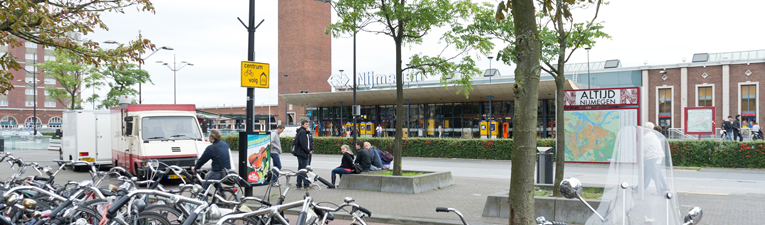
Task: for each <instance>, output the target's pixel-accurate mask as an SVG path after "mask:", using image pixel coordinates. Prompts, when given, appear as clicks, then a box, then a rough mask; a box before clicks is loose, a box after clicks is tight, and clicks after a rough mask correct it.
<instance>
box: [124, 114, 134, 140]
mask: <svg viewBox="0 0 765 225" xmlns="http://www.w3.org/2000/svg"><path fill="white" fill-rule="evenodd" d="M127 118H132V117H125V119H127ZM131 135H133V123H132V122H128V123H126V124H125V136H131Z"/></svg>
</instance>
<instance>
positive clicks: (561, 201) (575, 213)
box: [483, 192, 608, 223]
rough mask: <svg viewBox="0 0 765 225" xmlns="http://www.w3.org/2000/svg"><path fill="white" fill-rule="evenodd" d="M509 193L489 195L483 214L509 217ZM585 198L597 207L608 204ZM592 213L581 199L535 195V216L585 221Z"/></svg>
mask: <svg viewBox="0 0 765 225" xmlns="http://www.w3.org/2000/svg"><path fill="white" fill-rule="evenodd" d="M507 194H508V192H499V193H494V194H492V195H489V196H488V197H487V198H486V205H484V207H483V216H485V217H501V218H508V217H509V213H510V201H509V199H508V197H507ZM585 200H586V201H587V203H589V204H590V205H591V206H592V207H593V208H595V209H597V208H598V206H600V204H608V202H607V201H601V200H598V199H585ZM592 215H593V213H592V212H591V211H590V210H589V209H588V208H587V206H585V205H584V204H582V202H580V201H579V199H567V198H556V197H534V217H539V216H544V217H545V218H546V219H547V220H551V221H559V222H566V223H584V222H585V221H587V218H590V216H592Z"/></svg>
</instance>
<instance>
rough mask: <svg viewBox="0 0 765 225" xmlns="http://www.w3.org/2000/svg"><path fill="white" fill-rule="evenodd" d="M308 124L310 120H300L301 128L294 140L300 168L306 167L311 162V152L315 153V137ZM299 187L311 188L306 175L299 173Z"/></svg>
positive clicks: (294, 152) (294, 151)
mask: <svg viewBox="0 0 765 225" xmlns="http://www.w3.org/2000/svg"><path fill="white" fill-rule="evenodd" d="M308 125H309V124H308V120H301V121H300V128H298V130H297V134H296V135H295V138H294V139H293V142H292V145H293V150H292V155H294V156H295V157H297V160H298V170H301V169H305V167H306V166H308V165H309V164H310V162H311V161H310V160H311V154H313V137H312V136H311V132H309V131H308ZM297 188H298V189H301V188H306V189H310V188H311V186H310V183H309V182H308V180H306V178H305V175H302V174H301V175H298V177H297Z"/></svg>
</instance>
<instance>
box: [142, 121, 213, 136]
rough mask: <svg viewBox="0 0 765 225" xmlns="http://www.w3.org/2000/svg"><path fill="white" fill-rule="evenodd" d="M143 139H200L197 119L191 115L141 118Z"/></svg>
mask: <svg viewBox="0 0 765 225" xmlns="http://www.w3.org/2000/svg"><path fill="white" fill-rule="evenodd" d="M141 131H142V134H141V136H142V138H143V140H147V141H151V140H182V139H201V138H202V134H201V133H200V132H199V126H197V121H195V119H194V117H191V116H154V117H144V118H143V119H141Z"/></svg>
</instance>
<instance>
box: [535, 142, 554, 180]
mask: <svg viewBox="0 0 765 225" xmlns="http://www.w3.org/2000/svg"><path fill="white" fill-rule="evenodd" d="M550 149H552V147H537V151H539V153H537V184H553V154H552V152H549V150H550Z"/></svg>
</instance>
